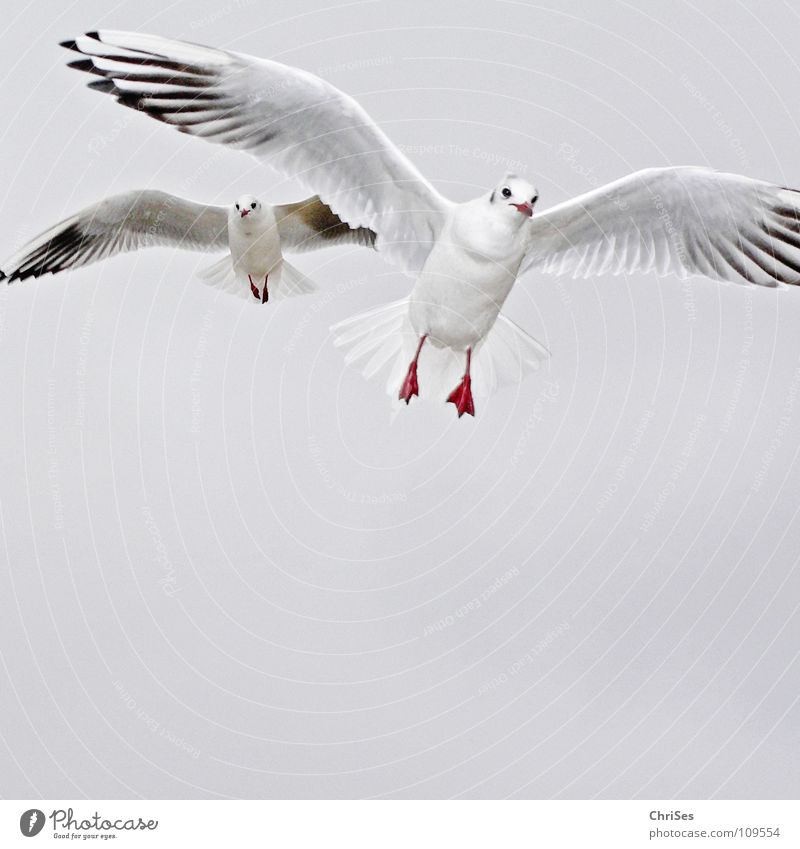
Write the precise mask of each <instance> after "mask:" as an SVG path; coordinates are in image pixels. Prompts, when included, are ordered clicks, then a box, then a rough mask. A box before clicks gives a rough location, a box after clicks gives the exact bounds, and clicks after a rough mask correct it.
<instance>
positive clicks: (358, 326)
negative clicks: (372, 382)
mask: <svg viewBox="0 0 800 849" xmlns="http://www.w3.org/2000/svg"><path fill="white" fill-rule="evenodd" d="M331 331H332V332H333V334H334V345H335V346H336V347H337V348H344V349H345V358H344V361H345V364H346V365H348V366H355V367H356V368H359V369H360V371H361V373H362V374H363V375H364V377H365V378H367V379H368V380H369V379H372V378H373V377H376V376H377V375H379V374H380V373H381V372H384V371H388V373H387V380H386V391H387V393H388V394H389V395H390V396H391V397H392V398H393V399H395V400H397V395H398V392H399V390H400V386H401V384H402V382H403V378H404V377H405V374H406V370H407V369H408V365H409V363H410V362H411V360H412V358H413V357H414V352H415V351H416V348H417V345H418V344H419V337H418V336H417V334H416V333H415V331H414V329H413V328H412V326H411V322H410V320H409V317H408V299H404V300H402V301H394V302H392V303H391V304H386V305H385V306H382V307H378V308H377V309H374V310H370V311H368V312H364V313H359V314H358V315H356V316H353V317H352V318H348V319H346V320H345V321H341V322H339V323H338V324H336V325H334V326H333V327H332V328H331ZM549 356H550V353H549V351H548V350H547V348H545V347H544V345H542V344H540V343H539V342H537V341H536V340H535V339H533V338H532V337H531V336H529V335H528V334H527V333H525V331H523V330H522V329H520V328H519V327H517V325H516V324H514V322H512V321H510V320H509V319H507V318H505V317H504V316H502V315H501V316H498V319H497V321H496V322H495V324H494V327H492V329H491V330H490V331H489V334H488V335H487V337H486V338H485V339H484V340H483V341H482V342H481V343H480V344H479V345H478V346H477V348H476V350H475V351H474V352H473V356H472V368H471V374H472V387H473V392H474V393H475V394H476V395H482V396H484V397H486V396H487V395H489V394H491V393H492V392H493V391H494V390H496V389H498V388H499V387H501V386H504V385H506V384H514V383H519V382H520V381H521V380H523V379H524V378H525V377H526V376H527V375H528V374H530V373H531V372H532V371H536V370H537V369H538V368H539V367H540V366H541V364H542V363H543V362H544V361H545V360H546V359H547V358H548V357H549ZM464 366H465V359H464V354H463V353H461V352H458V351H453V350H451V349H450V348H437V347H436V346H435V345H434V344H433V343H429V344H427V345H425V346H424V347H423V349H422V353H421V355H420V358H419V364H418V371H417V376H418V380H419V385H420V398H427V399H429V400H433V401H437V402H441V401H443V400H444V399H445V398H447V396H448V394H449V393H450V391H451V390H452V389H453V388H454V387H455V386H456V384H457V383H458V381H459V380H460V379H461V376H462V374H463V372H464Z"/></svg>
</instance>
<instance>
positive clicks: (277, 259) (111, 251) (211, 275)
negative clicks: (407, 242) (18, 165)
mask: <svg viewBox="0 0 800 849" xmlns="http://www.w3.org/2000/svg"><path fill="white" fill-rule="evenodd" d="M374 241H375V234H374V233H371V232H370V231H369V230H366V229H364V228H356V229H352V228H350V227H349V226H348V225H347V224H344V223H343V222H342V220H341V219H340V218H339V217H338V216H337V215H335V214H334V213H333V212H331V210H330V208H329V207H328V206H326V205H325V204H324V203H322V201H320V199H319V198H318V197H312V198H308V199H307V200H304V201H300V202H299V203H293V204H284V205H280V206H270V205H269V204H264V203H262V202H261V201H260V200H258V198H255V197H253V196H252V195H243V196H242V197H240V198H239V199H238V200H237V201H236V202H235V203H232V204H230V206H228V207H225V206H208V205H206V204H201V203H195V202H194V201H190V200H185V199H184V198H179V197H175V196H174V195H170V194H167V193H166V192H159V191H153V190H146V191H136V192H126V193H125V194H121V195H115V196H113V197H110V198H106V199H105V200H102V201H100V202H99V203H96V204H93V205H92V206H90V207H87V208H86V209H83V210H81V211H80V212H78V213H76V214H75V215H73V216H71V217H69V218H66V219H65V220H64V221H61V222H59V223H58V224H56V225H54V226H53V227H51V228H50V229H49V230H46V231H45V232H44V233H41V234H40V235H39V236H37V237H36V238H35V239H32V240H31V241H30V242H28V243H27V244H26V245H24V246H23V247H22V248H20V250H19V251H17V253H16V254H14V256H12V257H10V258H9V259H8V260H7V261H6V262H5V263H3V264H2V266H0V280H6V281H7V282H8V283H13V282H14V281H15V280H25V279H26V278H28V277H39V276H41V275H43V274H55V273H57V272H59V271H63V270H64V269H67V268H78V267H80V266H82V265H89V264H90V263H93V262H97V261H98V260H101V259H106V258H107V257H111V256H114V255H115V254H119V253H124V252H128V251H134V250H138V249H139V248H145V247H151V246H156V245H165V246H171V247H176V248H186V249H189V250H200V251H218V250H223V249H227V250H228V253H226V254H225V255H224V256H223V257H222V259H220V260H219V261H218V262H215V263H214V264H213V265H212V266H210V267H209V268H208V269H206V270H204V271H203V272H201V275H200V276H201V277H202V278H203V279H205V280H206V281H208V282H209V283H212V284H214V285H218V286H221V287H222V288H224V289H226V290H227V291H230V292H232V293H234V294H238V295H240V296H242V297H246V298H248V299H250V300H251V301H253V299H255V302H256V303H261V304H263V303H266V302H267V300H268V299H269V295H270V292H271V291H272V292H273V293H276V294H278V295H302V294H304V293H306V292H311V291H313V290H314V289H315V288H316V287H315V286H314V284H313V283H312V282H311V281H310V280H309V279H308V278H307V277H305V276H304V275H303V274H302V273H301V272H300V271H298V270H297V269H296V268H294V266H292V265H290V263H289V262H288V261H287V260H286V259H285V258H284V256H283V253H282V251H283V250H284V249H288V250H293V251H301V250H310V249H314V248H321V247H325V246H328V245H334V244H337V243H344V242H349V243H351V244H361V245H365V246H371V245H372V244H373V243H374Z"/></svg>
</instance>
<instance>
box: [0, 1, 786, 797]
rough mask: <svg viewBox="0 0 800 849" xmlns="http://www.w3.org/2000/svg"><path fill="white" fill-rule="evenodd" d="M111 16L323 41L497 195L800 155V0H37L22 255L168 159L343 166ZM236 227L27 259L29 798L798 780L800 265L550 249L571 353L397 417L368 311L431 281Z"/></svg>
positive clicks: (9, 516) (13, 326)
mask: <svg viewBox="0 0 800 849" xmlns="http://www.w3.org/2000/svg"><path fill="white" fill-rule="evenodd" d="M97 27H106V28H118V29H138V30H142V31H145V32H154V33H158V34H162V35H168V36H173V37H178V38H185V39H189V40H194V41H198V42H204V43H209V44H213V45H218V46H225V47H229V48H232V49H238V50H242V51H245V52H250V53H255V54H258V55H261V56H266V57H272V58H277V59H280V60H282V61H285V62H289V63H292V64H296V65H298V66H301V67H303V68H306V69H308V70H311V71H315V72H318V73H321V74H323V75H324V76H326V77H327V78H328V79H329V80H331V81H332V82H333V83H335V84H337V85H339V86H340V87H342V88H344V89H345V90H347V91H349V92H350V93H352V94H354V95H356V96H357V97H358V98H359V100H360V101H361V102H362V103H363V105H364V106H365V107H366V108H367V109H368V110H369V111H370V112H371V114H372V115H373V116H374V117H375V118H376V119H377V120H378V121H379V122H380V123H381V125H382V126H383V127H384V129H385V130H386V131H387V132H388V133H389V134H390V136H391V137H392V138H393V139H394V140H395V141H396V142H397V143H398V144H400V145H402V146H404V147H405V149H406V150H407V151H408V152H409V153H410V155H412V157H413V159H414V160H415V161H416V162H417V164H418V165H419V166H420V167H421V169H422V170H423V171H424V173H426V174H427V175H428V176H429V177H430V178H431V179H432V180H433V181H434V182H435V183H436V184H437V186H438V187H439V188H440V189H441V190H442V191H444V192H446V193H448V194H449V195H450V196H451V197H453V198H454V199H458V200H463V199H466V198H469V197H472V196H474V195H476V194H478V193H479V192H482V191H484V190H485V189H486V188H487V187H489V186H491V185H493V184H494V183H495V182H496V181H497V180H498V178H499V177H500V175H501V174H502V173H503V171H505V170H506V168H507V167H512V168H513V169H514V170H516V171H519V172H521V173H524V174H526V175H527V176H528V177H530V178H531V179H532V180H533V181H535V182H536V184H537V185H538V187H539V190H540V193H541V196H542V206H543V207H546V206H549V205H551V204H553V203H556V202H559V201H561V200H563V199H565V198H568V197H570V196H572V195H575V194H577V193H580V192H583V191H586V190H588V189H589V188H591V187H592V186H595V185H599V184H601V183H603V182H606V181H608V180H611V179H613V178H616V177H619V176H622V175H623V174H625V173H628V172H630V171H633V170H635V169H638V168H641V167H645V166H651V165H666V164H709V165H713V166H714V167H717V168H719V169H723V170H732V171H737V172H743V173H747V174H750V175H752V176H758V177H761V178H765V179H769V180H773V181H776V182H778V183H781V184H785V185H795V186H799V185H800V144H798V142H799V141H800V127H798V117H797V116H798V94H797V92H798V80H800V65H799V64H798V61H797V58H796V56H797V45H798V43H800V14H798V12H797V10H796V8H794V6H793V5H792V4H789V3H783V2H767V3H764V2H759V3H758V4H756V3H750V4H743V3H733V2H722V0H719V2H703V3H697V4H695V3H689V2H678V3H672V4H664V3H661V2H658V3H655V2H654V3H644V4H642V3H637V4H635V5H634V4H631V3H625V2H612V0H604V2H600V3H594V2H592V3H589V2H584V3H553V2H546V3H542V4H538V3H525V2H491V0H474V2H467V0H457V2H435V3H433V2H426V3H409V2H352V3H347V4H341V5H335V4H333V5H332V4H330V3H321V2H319V3H318V2H314V0H309V2H305V0H304V1H303V2H295V0H293V2H291V3H289V2H286V3H283V2H257V0H227V2H226V0H217V2H192V3H175V4H172V5H167V6H165V5H164V3H163V2H158V0H137V2H131V0H125V2H122V3H119V4H118V5H116V6H113V5H111V4H109V3H106V2H99V0H88V2H87V0H81V2H80V3H73V4H71V5H65V4H56V3H36V4H29V5H27V6H22V7H19V8H18V9H17V10H16V11H15V12H14V16H13V17H12V18H11V19H9V18H7V19H6V20H5V22H4V24H3V29H2V39H3V45H4V49H3V51H2V55H1V56H0V67H1V68H2V70H1V71H0V79H1V80H2V89H1V90H0V101H1V106H2V108H1V109H0V112H1V113H2V115H3V126H2V132H1V133H0V155H1V156H2V163H3V172H2V175H3V181H2V187H1V188H0V196H2V205H0V233H2V253H3V254H10V253H11V252H12V251H13V250H14V249H15V248H16V247H17V246H18V245H19V244H20V243H21V242H22V241H24V240H26V239H27V238H30V237H31V236H33V235H35V234H36V233H37V232H39V231H40V230H42V229H44V228H45V227H46V226H48V225H50V224H52V223H54V222H55V221H56V220H58V219H59V218H61V217H63V216H64V215H66V214H68V213H71V212H73V211H75V210H76V209H78V208H80V207H81V206H83V205H86V204H87V203H90V202H93V201H95V200H97V199H99V198H101V197H103V196H104V195H107V194H111V193H114V192H118V191H123V190H127V189H132V188H140V187H147V186H152V187H157V188H160V189H165V190H168V191H172V192H175V193H177V194H182V195H186V196H190V197H193V198H196V199H198V200H204V201H209V202H217V203H227V202H229V201H231V200H233V198H234V197H235V196H236V195H237V194H239V193H241V192H255V193H258V194H261V195H263V196H264V197H265V198H268V199H270V200H272V201H286V200H291V199H296V198H298V197H300V196H301V194H302V193H301V191H300V190H299V189H298V188H297V186H296V185H294V184H292V183H291V182H289V181H285V180H283V179H282V178H280V177H279V176H278V175H276V174H275V173H273V172H271V171H270V170H269V169H268V168H266V167H264V166H262V165H259V164H258V163H257V162H255V161H254V160H251V159H250V158H248V157H247V156H246V155H244V154H239V153H236V152H232V151H226V150H223V149H221V148H217V147H212V146H211V145H208V144H205V143H203V142H202V141H200V140H196V139H188V138H185V137H183V136H180V135H179V134H178V133H176V132H174V131H173V130H170V129H169V128H167V127H163V126H161V125H159V124H158V123H156V122H154V121H151V120H148V119H146V118H145V117H142V116H138V115H136V114H135V113H133V112H131V111H128V110H124V109H122V108H121V107H119V106H117V105H116V104H115V103H114V102H113V100H112V99H111V98H109V97H105V96H100V95H98V94H96V93H93V92H90V91H87V90H86V89H85V87H84V85H85V83H86V82H87V79H86V78H85V77H84V76H82V75H80V74H77V73H75V72H73V71H70V70H68V69H67V68H66V67H65V63H66V61H68V60H69V59H70V55H68V54H67V53H66V52H65V51H63V50H62V49H60V48H59V47H58V46H57V42H58V41H60V40H62V39H64V38H69V37H74V36H75V35H77V34H79V33H80V32H82V31H84V30H87V29H93V28H97ZM73 58H74V57H73ZM210 259H211V258H209V257H206V256H202V255H196V254H188V253H178V252H170V251H166V250H162V251H149V252H144V253H140V254H138V255H130V256H127V257H123V258H119V259H115V260H113V261H109V262H106V263H104V264H102V265H98V266H94V267H91V268H89V269H85V270H83V271H80V272H77V273H74V274H71V275H61V276H59V277H55V278H48V279H43V280H41V281H35V282H34V281H31V282H27V283H26V284H24V285H17V286H14V287H3V288H2V289H0V386H1V387H2V406H1V407H0V410H1V411H2V412H1V413H0V428H1V431H2V441H0V446H1V447H0V452H2V478H0V535H1V536H2V547H0V558H2V562H3V568H2V572H0V606H1V615H0V649H1V650H2V657H1V658H0V659H1V660H2V667H0V679H2V682H1V683H0V710H1V711H2V722H1V723H0V726H1V727H0V730H1V731H2V737H1V738H0V794H2V795H3V796H5V797H33V798H37V797H81V796H87V797H105V798H114V797H129V796H132V797H135V796H143V797H154V798H157V797H231V796H233V797H365V796H367V797H373V796H381V797H451V796H462V797H506V796H510V797H533V798H545V797H577V798H580V797H602V798H613V797H617V798H629V797H638V798H654V797H682V798H691V797H792V796H796V795H797V792H798V787H799V785H800V766H799V765H798V755H797V752H798V745H797V740H798V735H797V731H798V706H797V699H798V690H799V687H798V684H800V680H799V676H798V662H797V653H798V639H797V634H798V624H800V622H799V617H798V589H799V588H800V578H799V577H798V574H797V570H796V569H795V564H796V561H797V556H798V549H799V547H800V519H799V518H798V510H799V509H800V482H799V481H798V452H799V451H800V395H799V393H800V342H799V341H798V340H800V292H797V291H790V290H783V291H779V292H775V291H768V290H756V291H754V290H750V289H747V288H744V287H742V288H739V287H733V286H729V287H721V286H719V285H716V284H714V283H711V282H710V281H706V280H694V281H692V282H691V283H690V284H686V285H684V284H682V283H681V282H680V281H678V280H677V279H669V278H668V279H664V280H657V279H656V278H655V277H649V276H636V277H631V278H629V279H626V278H624V277H623V278H603V279H599V280H596V281H595V280H589V281H571V280H566V281H557V280H555V279H553V278H547V277H541V278H538V277H534V276H528V277H526V278H524V279H522V280H521V281H520V282H519V283H518V285H517V287H516V289H515V291H514V292H513V294H512V296H511V298H510V300H509V302H508V305H507V310H506V311H507V314H508V315H509V316H510V317H512V318H513V319H514V320H515V321H517V322H518V323H519V324H521V325H522V326H523V327H524V328H525V329H526V330H527V331H528V332H530V333H531V334H532V335H534V336H535V337H537V338H539V339H541V340H543V341H544V342H545V344H546V345H547V346H548V347H549V348H550V349H551V351H552V353H553V355H552V359H551V361H550V363H549V365H548V367H547V369H546V370H545V371H544V372H543V373H540V374H539V375H537V376H535V377H533V378H531V379H528V380H527V381H526V382H525V383H524V384H523V385H521V386H520V387H519V388H518V389H507V390H504V391H503V392H501V393H500V394H498V395H496V396H495V397H493V398H492V399H491V400H490V401H488V402H487V401H486V400H482V399H479V401H478V404H479V408H478V417H477V419H475V420H470V419H466V418H465V419H464V420H461V421H458V420H457V419H456V417H455V415H454V412H453V408H452V406H450V407H446V406H445V405H444V404H437V405H427V406H426V405H423V404H416V403H415V404H412V405H411V407H410V408H409V409H407V410H403V411H402V413H401V415H399V416H397V417H396V418H394V419H393V417H392V414H391V405H390V402H389V400H388V398H387V397H386V396H385V395H384V394H383V393H382V391H381V388H380V387H379V386H377V385H374V384H367V383H365V382H364V381H363V379H362V378H361V377H360V376H359V375H358V374H357V373H355V372H352V371H350V370H347V369H345V368H344V367H343V364H342V361H341V357H340V355H339V353H338V352H337V351H336V350H334V349H333V348H332V346H331V339H330V335H329V333H328V327H329V326H330V324H332V323H333V322H335V321H338V320H340V319H343V318H345V317H348V316H349V315H351V314H353V313H355V312H358V311H360V310H362V309H366V308H368V307H371V306H377V305H379V304H381V303H384V302H386V301H389V300H392V299H395V298H398V297H401V296H402V295H403V294H405V293H406V292H407V291H408V289H409V287H410V281H409V280H408V278H405V277H403V276H402V275H401V274H400V273H398V272H397V271H396V270H395V269H393V268H391V267H389V266H387V265H385V264H384V263H383V262H382V261H381V259H380V257H379V256H377V255H374V254H370V253H367V252H358V251H354V250H352V249H351V250H347V249H345V250H334V251H328V252H320V253H317V254H313V255H305V256H302V257H299V258H297V260H296V262H297V265H298V266H300V267H301V268H302V269H303V270H304V271H306V272H307V273H308V274H309V275H310V276H311V277H313V278H314V279H316V280H317V281H318V282H319V283H320V285H321V286H322V289H323V293H322V295H321V296H319V297H317V298H316V299H314V298H304V299H295V300H294V301H293V302H283V303H281V304H280V305H273V304H271V305H270V306H269V308H265V309H263V310H257V309H253V308H252V306H251V305H250V304H246V303H245V302H243V301H240V300H237V299H235V298H230V297H224V296H218V295H217V293H216V292H215V291H214V290H213V289H210V288H208V287H206V286H204V285H202V284H201V283H200V282H198V281H197V279H196V277H195V272H196V270H197V269H198V268H200V267H202V266H203V265H206V264H208V262H209V261H210Z"/></svg>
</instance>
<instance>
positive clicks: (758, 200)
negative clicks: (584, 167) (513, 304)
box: [522, 167, 800, 286]
mask: <svg viewBox="0 0 800 849" xmlns="http://www.w3.org/2000/svg"><path fill="white" fill-rule="evenodd" d="M532 228H533V230H532V240H531V247H530V249H529V251H528V254H527V256H526V258H525V261H524V262H523V266H522V268H523V271H525V270H528V269H531V268H532V269H536V270H539V271H543V272H546V273H549V274H569V275H571V276H573V277H590V276H598V275H602V274H621V273H628V272H633V271H650V270H655V271H656V272H657V273H658V274H660V275H664V274H669V273H674V274H677V275H678V276H680V277H682V278H685V277H688V276H690V275H694V274H700V275H705V276H706V277H711V278H713V279H714V280H721V281H729V282H734V283H755V284H757V285H759V286H780V285H781V284H784V283H789V284H798V283H800V193H799V192H797V191H794V190H793V189H786V188H781V187H780V186H775V185H772V184H771V183H765V182H762V181H760V180H751V179H750V178H748V177H741V176H739V175H738V174H723V173H718V172H716V171H712V170H709V169H707V168H697V167H680V168H651V169H647V170H644V171H637V172H636V173H635V174H631V175H629V176H627V177H623V178H622V179H621V180H617V181H616V182H613V183H609V184H608V185H605V186H602V187H601V188H599V189H595V190H594V191H591V192H588V193H587V194H584V195H581V196H580V197H577V198H574V199H573V200H569V201H567V202H565V203H562V204H559V205H558V206H555V207H553V208H552V209H550V210H547V211H546V212H544V213H542V214H541V215H538V216H536V217H534V219H533V221H532Z"/></svg>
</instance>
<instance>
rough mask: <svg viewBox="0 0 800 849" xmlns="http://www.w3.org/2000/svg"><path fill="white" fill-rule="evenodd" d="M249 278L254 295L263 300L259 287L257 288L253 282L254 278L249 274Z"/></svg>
mask: <svg viewBox="0 0 800 849" xmlns="http://www.w3.org/2000/svg"><path fill="white" fill-rule="evenodd" d="M247 279H248V280H249V281H250V291H251V292H252V293H253V297H254V298H255V299H256V300H257V301H258V300H261V295H260V294H259V293H258V289H257V288H256V284H255V283H253V278H252V277H251V276H250V275H249V274H248V275H247Z"/></svg>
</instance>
